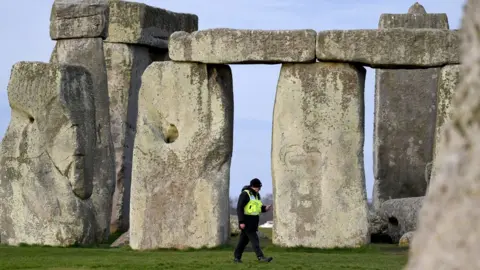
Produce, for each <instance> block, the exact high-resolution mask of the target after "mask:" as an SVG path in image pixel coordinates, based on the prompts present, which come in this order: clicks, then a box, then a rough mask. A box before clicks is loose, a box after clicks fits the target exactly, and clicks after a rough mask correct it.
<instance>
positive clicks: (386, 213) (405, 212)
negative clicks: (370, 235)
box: [379, 196, 424, 243]
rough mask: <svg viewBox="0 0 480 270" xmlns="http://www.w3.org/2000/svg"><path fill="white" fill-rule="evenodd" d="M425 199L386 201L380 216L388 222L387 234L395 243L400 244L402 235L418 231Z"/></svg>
mask: <svg viewBox="0 0 480 270" xmlns="http://www.w3.org/2000/svg"><path fill="white" fill-rule="evenodd" d="M423 199H424V197H423V196H422V197H414V198H402V199H392V200H388V201H385V202H384V203H383V204H382V206H381V208H380V210H379V214H380V215H382V216H383V217H384V218H385V219H386V220H388V231H387V234H388V235H389V236H390V237H391V238H392V241H393V243H398V242H399V240H400V238H401V237H402V235H404V234H405V233H407V232H409V231H415V230H416V229H417V220H418V212H419V211H420V209H421V207H422V203H423Z"/></svg>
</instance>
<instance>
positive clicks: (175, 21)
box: [106, 1, 198, 48]
mask: <svg viewBox="0 0 480 270" xmlns="http://www.w3.org/2000/svg"><path fill="white" fill-rule="evenodd" d="M196 30H198V16H197V15H194V14H187V13H176V12H171V11H168V10H165V9H161V8H156V7H152V6H148V5H145V4H141V3H135V2H127V1H110V21H109V28H108V38H107V39H106V41H108V42H115V43H128V44H142V45H148V46H152V47H158V48H167V47H168V38H169V36H170V35H171V34H172V33H173V32H175V31H186V32H193V31H196Z"/></svg>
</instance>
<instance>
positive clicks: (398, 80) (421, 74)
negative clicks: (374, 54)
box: [373, 68, 439, 209]
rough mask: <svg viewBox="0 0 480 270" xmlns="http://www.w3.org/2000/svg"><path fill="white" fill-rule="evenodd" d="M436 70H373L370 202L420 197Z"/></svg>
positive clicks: (430, 139)
mask: <svg viewBox="0 0 480 270" xmlns="http://www.w3.org/2000/svg"><path fill="white" fill-rule="evenodd" d="M438 73H439V69H438V68H436V69H405V70H386V69H378V70H376V90H375V95H376V98H375V101H376V102H375V123H374V125H375V129H374V130H375V131H374V132H375V135H374V153H375V155H374V177H375V182H374V186H373V204H374V207H375V209H378V208H379V207H380V205H381V203H382V202H384V201H386V200H389V199H397V198H406V197H419V196H424V195H425V191H426V188H427V183H426V182H425V181H424V179H425V165H426V164H427V163H428V162H430V161H431V160H432V156H433V155H432V152H433V143H434V136H435V135H434V134H435V119H436V110H435V104H436V92H437V78H438Z"/></svg>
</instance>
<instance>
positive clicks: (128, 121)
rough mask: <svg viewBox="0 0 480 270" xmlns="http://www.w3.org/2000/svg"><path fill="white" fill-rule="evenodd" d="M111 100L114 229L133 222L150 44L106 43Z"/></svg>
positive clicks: (112, 221)
mask: <svg viewBox="0 0 480 270" xmlns="http://www.w3.org/2000/svg"><path fill="white" fill-rule="evenodd" d="M104 53H105V62H106V67H107V76H108V95H109V100H110V128H111V133H112V140H113V145H114V148H115V170H116V185H115V192H114V194H113V204H112V217H111V221H110V233H114V232H117V231H122V232H125V231H126V230H128V226H129V211H130V186H131V175H132V157H133V142H134V139H135V129H136V126H137V113H138V91H139V90H140V86H141V82H142V81H141V77H142V74H143V72H144V71H145V69H146V68H147V67H148V65H149V64H150V63H151V62H152V60H151V58H150V52H149V49H148V48H147V47H143V46H135V45H129V44H120V43H104Z"/></svg>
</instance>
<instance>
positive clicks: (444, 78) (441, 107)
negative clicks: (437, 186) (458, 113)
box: [431, 65, 460, 176]
mask: <svg viewBox="0 0 480 270" xmlns="http://www.w3.org/2000/svg"><path fill="white" fill-rule="evenodd" d="M459 81H460V65H450V66H445V67H443V68H442V69H441V71H440V77H439V79H438V91H437V122H436V125H435V144H434V147H433V148H434V154H433V160H434V161H435V159H436V157H437V155H438V148H439V147H438V145H439V144H440V135H441V134H442V128H443V126H444V124H445V123H446V122H448V121H449V120H450V116H451V114H452V110H451V106H450V105H451V102H452V98H453V96H454V93H455V91H456V89H457V86H458V84H459ZM433 163H434V164H433V168H432V173H431V175H432V176H433V175H434V174H435V163H436V162H433Z"/></svg>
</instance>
